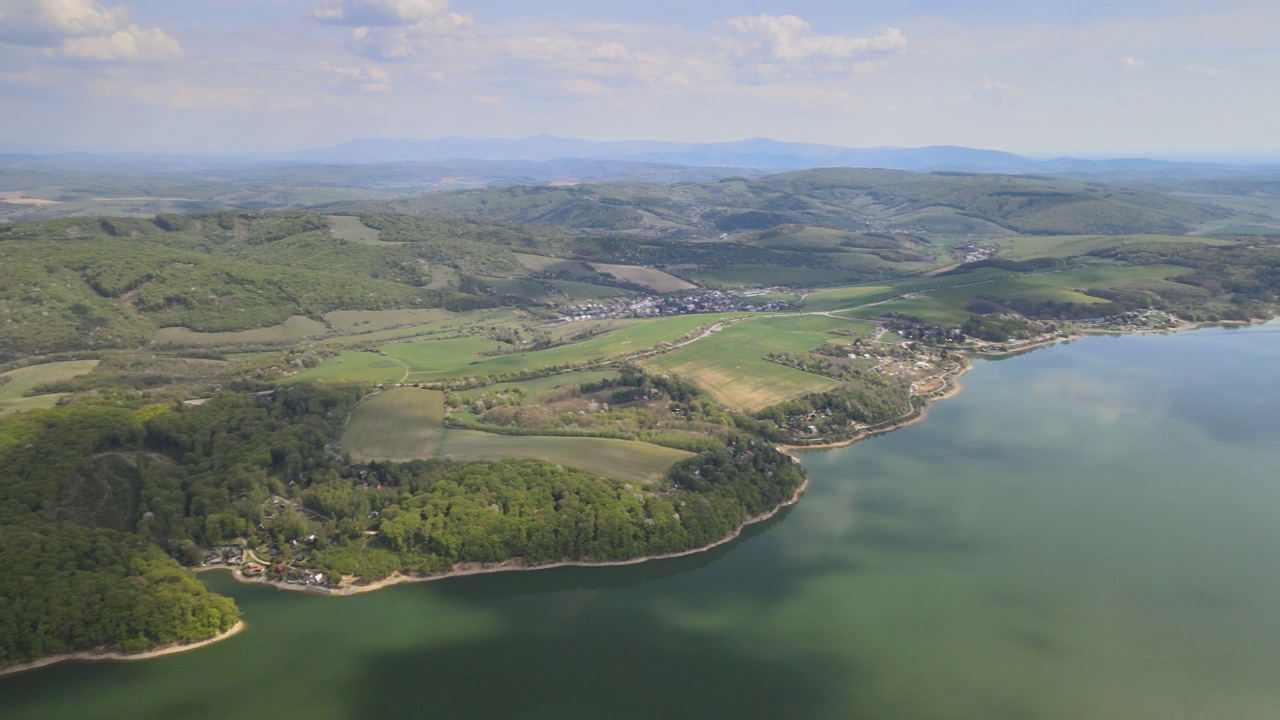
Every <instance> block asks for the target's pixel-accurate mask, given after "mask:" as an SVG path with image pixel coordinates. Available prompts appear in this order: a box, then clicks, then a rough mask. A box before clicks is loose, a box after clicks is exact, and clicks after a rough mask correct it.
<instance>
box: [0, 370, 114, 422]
mask: <svg viewBox="0 0 1280 720" xmlns="http://www.w3.org/2000/svg"><path fill="white" fill-rule="evenodd" d="M97 366H98V361H97V360H71V361H67V362H55V363H44V364H43V365H28V366H27V367H24V368H18V369H17V370H10V371H9V372H6V373H0V375H3V376H4V377H7V378H9V382H7V383H5V384H3V385H0V415H6V414H9V413H14V412H22V411H24V410H39V409H42V408H50V407H53V406H54V405H56V404H58V400H59V399H60V398H62V397H63V396H64V395H65V393H48V394H45V395H34V396H32V397H23V396H24V395H26V394H27V393H28V392H30V391H31V390H33V389H35V388H37V387H39V386H41V385H44V384H45V383H51V382H58V381H61V380H70V379H71V378H75V377H79V376H81V375H86V374H88V373H90V372H92V371H93V369H94V368H96V367H97Z"/></svg>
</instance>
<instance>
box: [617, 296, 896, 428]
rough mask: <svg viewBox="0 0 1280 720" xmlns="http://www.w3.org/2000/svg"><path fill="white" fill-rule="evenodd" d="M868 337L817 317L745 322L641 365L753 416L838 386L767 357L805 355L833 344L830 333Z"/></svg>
mask: <svg viewBox="0 0 1280 720" xmlns="http://www.w3.org/2000/svg"><path fill="white" fill-rule="evenodd" d="M832 329H840V330H848V331H852V332H857V333H860V334H862V335H864V336H865V335H868V334H869V333H870V331H871V328H870V326H868V325H865V324H862V323H856V322H848V321H846V320H842V319H836V318H829V317H824V316H820V315H807V316H795V317H775V318H759V319H751V320H743V321H741V322H738V323H736V324H734V325H731V326H729V327H727V328H725V329H724V330H721V331H720V332H718V333H715V334H714V335H712V336H710V337H708V338H705V339H703V340H699V341H698V342H696V343H693V344H692V345H688V346H686V347H683V348H680V349H679V350H674V351H672V352H669V353H666V354H664V355H659V356H656V357H653V358H650V359H648V360H645V361H644V362H643V363H642V364H643V365H644V366H645V367H647V368H649V369H650V370H652V371H654V372H660V373H669V374H671V375H679V376H682V377H685V378H688V379H689V380H692V381H694V382H695V383H697V384H698V385H699V386H700V387H701V388H702V389H703V390H706V391H707V394H709V395H710V396H711V397H712V398H714V399H715V400H716V401H717V402H720V403H722V404H724V405H726V406H728V407H730V408H733V409H735V410H743V411H747V412H753V411H756V410H761V409H763V408H766V407H769V406H770V405H776V404H778V403H780V402H784V401H786V400H789V399H791V398H794V397H798V396H800V395H806V394H808V393H814V392H824V391H827V390H831V389H833V388H835V387H837V386H838V385H839V383H838V382H837V381H835V380H833V379H831V378H827V377H823V376H821V375H814V374H811V373H806V372H802V371H800V370H796V369H794V368H789V367H785V366H783V365H779V364H777V363H772V362H769V361H768V360H765V359H764V356H765V355H767V354H769V353H775V352H777V353H781V352H790V353H803V352H807V351H809V350H812V349H813V348H815V347H817V346H819V345H821V344H822V343H824V342H826V341H827V340H832V339H836V336H834V335H832V334H831V333H829V332H828V331H829V330H832Z"/></svg>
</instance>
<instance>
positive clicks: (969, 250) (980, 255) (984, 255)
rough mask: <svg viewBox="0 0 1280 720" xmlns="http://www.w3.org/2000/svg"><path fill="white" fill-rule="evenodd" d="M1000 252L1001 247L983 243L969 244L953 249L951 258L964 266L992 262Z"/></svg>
mask: <svg viewBox="0 0 1280 720" xmlns="http://www.w3.org/2000/svg"><path fill="white" fill-rule="evenodd" d="M999 252H1000V247H999V246H997V245H983V244H982V243H968V244H965V245H957V246H955V247H953V248H951V256H952V257H954V258H955V259H956V262H958V263H960V264H962V265H964V264H967V263H974V262H981V261H983V260H990V259H991V258H993V257H995V256H996V254H997V253H999Z"/></svg>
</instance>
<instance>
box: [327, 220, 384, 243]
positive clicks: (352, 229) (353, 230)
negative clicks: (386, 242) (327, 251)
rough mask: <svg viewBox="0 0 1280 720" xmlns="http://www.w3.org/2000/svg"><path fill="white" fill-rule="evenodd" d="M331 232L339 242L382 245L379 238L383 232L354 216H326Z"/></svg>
mask: <svg viewBox="0 0 1280 720" xmlns="http://www.w3.org/2000/svg"><path fill="white" fill-rule="evenodd" d="M325 218H326V219H327V220H328V221H329V228H330V232H331V233H332V234H333V236H334V237H335V238H337V239H339V240H346V241H347V242H353V243H360V244H362V245H381V244H383V243H382V241H380V240H379V239H378V237H379V236H380V235H381V234H382V231H380V230H375V229H374V228H371V227H369V226H368V225H365V224H364V223H362V222H360V218H358V217H355V216H352V215H326V216H325Z"/></svg>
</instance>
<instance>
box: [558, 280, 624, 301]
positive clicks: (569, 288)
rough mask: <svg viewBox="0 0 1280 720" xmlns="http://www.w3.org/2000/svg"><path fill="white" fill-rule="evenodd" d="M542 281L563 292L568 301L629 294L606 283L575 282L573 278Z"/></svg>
mask: <svg viewBox="0 0 1280 720" xmlns="http://www.w3.org/2000/svg"><path fill="white" fill-rule="evenodd" d="M544 282H545V283H546V284H547V285H550V286H552V287H554V288H555V289H556V290H559V291H560V292H562V293H564V294H565V296H567V297H568V298H569V300H570V301H577V300H592V299H595V298H613V297H623V296H626V295H630V294H631V293H629V292H627V291H626V290H622V289H621V288H615V287H609V286H607V285H592V284H590V283H584V282H575V281H573V280H545V281H544Z"/></svg>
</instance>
